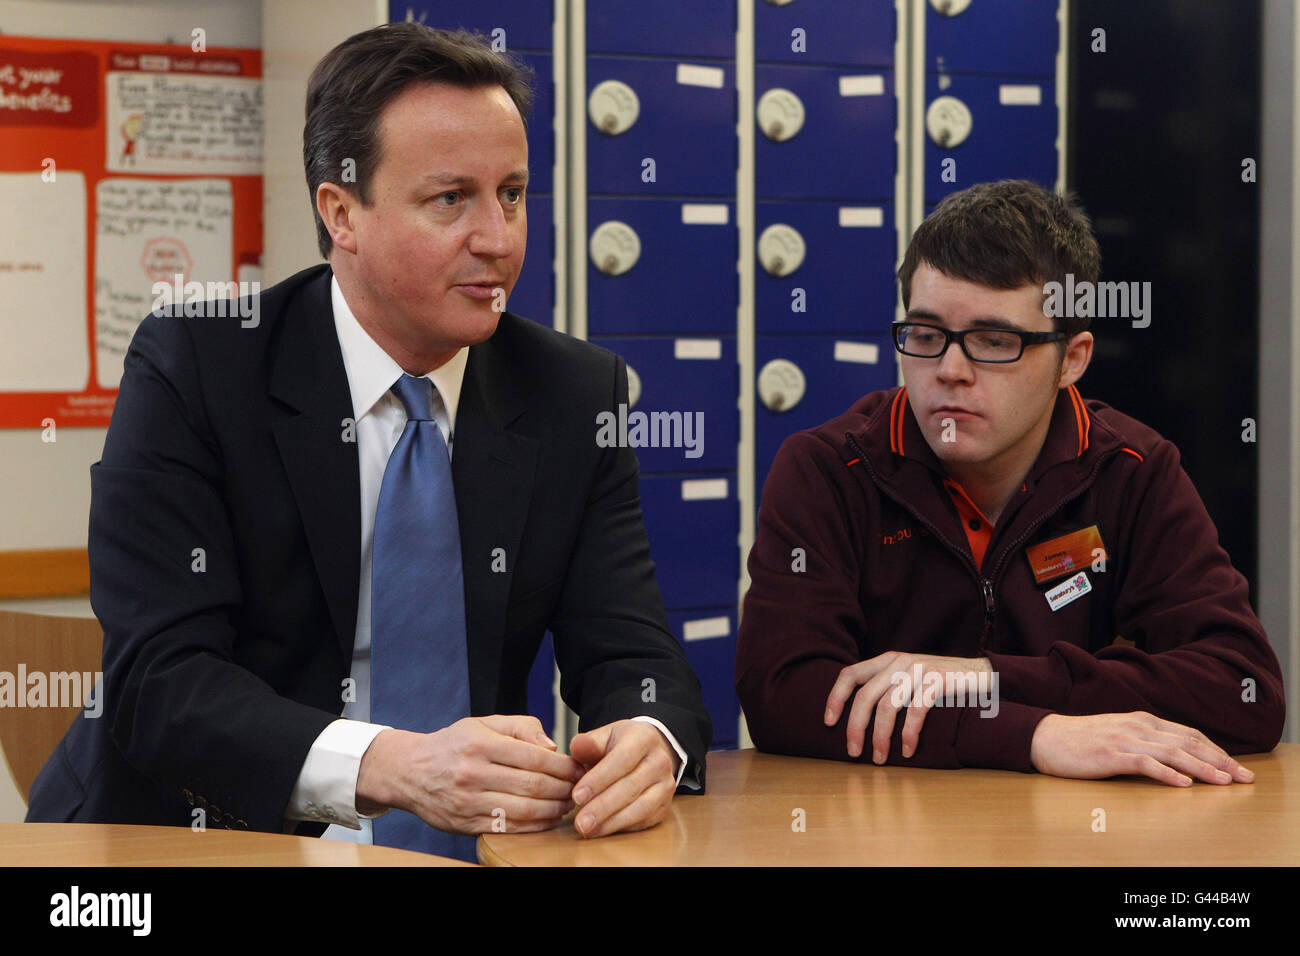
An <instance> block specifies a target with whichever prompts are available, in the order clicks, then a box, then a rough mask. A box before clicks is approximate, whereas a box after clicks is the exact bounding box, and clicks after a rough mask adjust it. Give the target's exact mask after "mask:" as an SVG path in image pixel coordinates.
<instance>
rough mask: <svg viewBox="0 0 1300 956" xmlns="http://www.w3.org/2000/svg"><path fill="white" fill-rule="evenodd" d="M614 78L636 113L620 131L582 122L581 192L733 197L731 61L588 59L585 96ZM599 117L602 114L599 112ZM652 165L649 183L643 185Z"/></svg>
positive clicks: (734, 104)
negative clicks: (584, 171)
mask: <svg viewBox="0 0 1300 956" xmlns="http://www.w3.org/2000/svg"><path fill="white" fill-rule="evenodd" d="M611 80H615V81H618V82H620V83H623V84H625V85H626V86H628V87H630V88H631V89H632V91H633V92H634V93H635V94H636V98H637V101H638V103H639V112H638V114H637V116H636V120H635V122H633V123H632V125H631V126H629V127H628V128H627V129H625V130H624V131H623V132H621V133H606V132H602V130H601V129H600V128H599V125H598V123H594V122H593V121H592V117H591V114H590V111H588V116H587V191H588V193H590V194H592V195H597V194H611V193H612V194H619V193H630V194H633V195H637V196H647V195H650V196H731V195H734V194H735V192H736V146H735V143H736V136H735V130H736V88H735V84H736V75H735V67H734V66H733V65H732V64H731V63H710V64H692V63H687V62H685V61H681V60H651V59H635V60H634V59H628V58H621V57H619V58H616V57H597V56H592V57H588V58H587V97H588V102H590V96H591V93H592V90H594V89H595V88H596V87H597V86H598V85H599V84H601V83H604V82H606V81H611ZM602 115H603V114H602ZM647 159H652V160H654V168H653V172H654V181H653V182H648V181H647V179H648V178H649V171H650V167H649V165H648V164H647V163H646V162H645V160H647Z"/></svg>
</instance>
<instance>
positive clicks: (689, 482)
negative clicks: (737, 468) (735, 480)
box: [682, 478, 727, 501]
mask: <svg viewBox="0 0 1300 956" xmlns="http://www.w3.org/2000/svg"><path fill="white" fill-rule="evenodd" d="M725 497H727V479H726V478H687V479H686V480H685V481H683V482H682V501H708V500H710V499H713V498H725Z"/></svg>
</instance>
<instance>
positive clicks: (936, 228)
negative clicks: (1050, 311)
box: [898, 179, 1101, 336]
mask: <svg viewBox="0 0 1300 956" xmlns="http://www.w3.org/2000/svg"><path fill="white" fill-rule="evenodd" d="M923 262H924V263H926V264H928V265H930V266H931V267H932V268H934V269H937V270H938V271H940V272H942V273H943V274H944V275H946V276H950V277H952V278H954V279H964V280H966V281H967V282H974V283H977V284H979V285H984V286H988V287H989V288H992V289H1018V288H1020V287H1021V286H1025V285H1037V286H1043V285H1045V284H1046V283H1048V282H1061V283H1064V282H1065V276H1066V274H1067V273H1069V274H1072V275H1073V276H1074V282H1075V284H1076V285H1078V283H1080V282H1085V281H1086V282H1096V281H1097V277H1098V275H1100V273H1101V250H1100V249H1099V248H1098V246H1097V240H1096V238H1094V237H1093V234H1092V224H1091V223H1090V222H1089V220H1088V215H1087V213H1085V212H1084V211H1083V208H1082V207H1081V206H1080V205H1079V203H1078V199H1077V198H1076V197H1075V196H1074V194H1073V193H1066V194H1065V195H1063V196H1062V195H1058V194H1057V193H1054V192H1052V191H1051V190H1050V189H1044V188H1043V187H1042V186H1040V185H1038V184H1037V183H1033V182H1030V181H1029V180H1026V179H1004V180H1002V181H1001V182H996V183H979V184H977V185H975V186H970V187H969V188H967V189H963V190H961V191H960V192H955V193H952V194H951V195H949V196H946V197H945V198H944V199H943V200H941V201H940V202H939V205H937V206H936V207H935V208H934V211H933V212H932V213H930V215H928V216H926V218H925V221H924V222H922V223H921V225H920V227H919V228H918V229H917V230H916V232H915V234H914V235H913V236H912V241H911V242H910V243H909V244H908V246H907V252H906V254H905V255H904V256H903V264H902V265H901V266H899V269H898V281H899V283H900V285H901V286H902V292H903V308H905V309H906V308H907V307H908V305H909V301H910V300H911V297H912V275H913V273H915V272H916V269H917V266H919V265H920V264H921V263H923ZM1090 321H1091V319H1090V318H1089V317H1087V316H1056V317H1055V318H1053V323H1054V326H1055V328H1056V330H1057V331H1058V332H1064V333H1066V334H1067V335H1070V336H1073V335H1076V334H1078V333H1079V332H1084V331H1086V330H1087V328H1088V325H1089V323H1090Z"/></svg>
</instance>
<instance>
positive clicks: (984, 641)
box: [844, 432, 1118, 655]
mask: <svg viewBox="0 0 1300 956" xmlns="http://www.w3.org/2000/svg"><path fill="white" fill-rule="evenodd" d="M844 438H845V440H846V441H848V443H849V447H850V448H852V449H853V452H854V453H855V454H856V455H857V457H858V458H859V459H860V460H861V461H862V464H863V465H864V466H865V467H866V469H867V474H869V475H871V480H872V481H873V482H874V483H875V485H876V487H877V488H878V489H880V491H881V492H882V493H883V494H884V495H886V496H887V497H888V498H889V499H890V500H891V501H893V502H895V503H896V504H898V505H900V506H901V507H902V508H903V509H904V510H906V511H907V512H909V513H910V514H911V515H912V516H913V517H914V518H916V520H917V521H919V522H920V523H921V524H922V525H924V526H925V528H926V529H927V530H928V531H929V532H930V533H931V534H932V535H934V536H935V537H936V538H937V539H938V540H940V541H942V542H943V544H944V546H945V547H947V548H948V550H949V551H951V552H952V553H953V554H955V555H956V556H957V557H958V558H960V559H961V560H962V562H963V563H964V564H965V565H966V567H967V568H968V569H969V570H970V572H971V575H972V577H974V579H975V583H976V585H978V587H979V590H980V596H981V597H982V598H983V601H984V629H983V630H982V631H981V632H980V643H979V652H980V654H981V655H982V654H984V652H985V651H986V650H988V641H989V637H990V636H991V635H992V633H993V622H994V619H995V618H996V617H997V601H996V598H995V590H996V586H997V581H998V578H999V577H1000V576H1001V573H1002V567H1003V565H1005V564H1006V562H1007V558H1008V557H1010V556H1011V555H1012V554H1014V553H1016V552H1017V551H1018V550H1019V549H1020V547H1021V546H1022V545H1023V544H1024V543H1025V542H1026V541H1028V540H1029V538H1030V537H1031V536H1032V535H1033V534H1034V533H1035V532H1036V531H1037V530H1038V529H1039V528H1041V527H1042V526H1043V525H1044V524H1045V523H1046V522H1047V521H1049V520H1050V519H1051V518H1052V517H1053V516H1054V515H1055V514H1056V513H1057V512H1058V511H1060V510H1061V509H1062V508H1064V507H1065V506H1066V505H1067V504H1069V503H1070V502H1071V501H1073V500H1074V499H1075V498H1078V497H1079V496H1080V495H1082V494H1083V493H1084V492H1086V491H1087V490H1088V489H1089V488H1091V487H1092V486H1093V483H1094V482H1096V480H1097V473H1098V472H1099V471H1101V466H1102V465H1103V464H1104V463H1105V462H1106V461H1107V460H1109V459H1110V458H1111V457H1112V456H1113V455H1115V454H1117V453H1118V450H1112V451H1108V452H1103V453H1102V454H1100V455H1098V456H1097V460H1096V461H1095V462H1093V465H1092V468H1091V470H1089V472H1088V475H1087V477H1086V478H1084V480H1083V482H1082V483H1081V484H1080V485H1078V486H1077V487H1076V488H1075V489H1074V490H1073V491H1071V492H1070V493H1069V494H1067V495H1064V496H1063V497H1062V498H1061V499H1060V500H1059V501H1057V502H1056V504H1055V505H1054V506H1053V507H1052V508H1051V510H1049V511H1046V512H1044V513H1043V514H1042V515H1040V516H1039V517H1037V518H1035V519H1034V520H1033V521H1032V522H1030V524H1029V526H1028V527H1026V528H1025V530H1024V531H1023V532H1021V533H1020V535H1019V536H1018V537H1017V538H1016V540H1015V541H1013V542H1011V544H1010V545H1009V546H1008V547H1004V548H1003V549H1002V550H1001V551H999V552H998V557H997V561H996V562H995V563H994V565H993V570H992V571H991V572H990V574H989V575H988V577H985V576H983V575H982V574H980V569H979V568H977V567H976V566H975V559H974V557H972V556H971V553H970V549H969V548H967V549H965V550H962V549H961V548H959V547H957V546H956V545H955V544H953V543H952V541H950V540H949V539H948V538H947V537H946V536H945V535H944V534H943V532H941V531H940V530H939V529H938V528H937V527H935V525H934V523H933V522H931V521H930V520H929V519H928V518H926V517H925V516H924V515H923V514H921V512H919V511H917V510H916V508H915V507H913V506H912V504H911V502H908V501H904V500H903V499H902V498H900V497H898V496H897V495H896V494H894V493H893V491H891V490H890V489H889V487H888V486H887V485H886V484H885V482H884V481H883V480H881V478H880V476H879V475H878V474H876V469H875V468H874V467H872V464H871V459H870V457H868V456H867V453H866V452H865V451H863V450H862V446H861V445H859V444H858V441H857V439H856V438H854V437H853V433H852V432H845V433H844Z"/></svg>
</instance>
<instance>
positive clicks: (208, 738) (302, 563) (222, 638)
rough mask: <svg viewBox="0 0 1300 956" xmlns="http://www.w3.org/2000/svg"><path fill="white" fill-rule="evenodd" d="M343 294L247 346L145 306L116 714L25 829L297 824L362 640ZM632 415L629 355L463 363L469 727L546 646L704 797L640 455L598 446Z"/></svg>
mask: <svg viewBox="0 0 1300 956" xmlns="http://www.w3.org/2000/svg"><path fill="white" fill-rule="evenodd" d="M330 277H331V272H330V270H329V267H328V266H325V265H321V266H317V267H315V268H312V269H307V270H305V271H304V272H300V273H298V274H297V275H295V276H292V277H291V278H289V279H287V280H285V281H284V282H281V283H279V284H278V285H276V286H274V287H272V288H270V289H268V290H266V291H265V292H264V293H263V294H262V295H261V297H260V303H259V306H260V309H259V313H258V315H257V324H256V326H255V327H248V328H245V327H243V323H242V322H241V319H240V318H239V317H238V316H235V317H232V318H218V317H179V316H175V315H164V314H159V313H155V314H153V315H150V316H149V317H148V318H147V319H145V321H144V322H143V323H141V325H140V327H139V329H138V330H137V332H136V334H135V337H134V339H133V340H132V343H131V347H130V350H129V351H128V354H127V356H126V361H125V371H124V374H123V378H122V382H121V388H120V391H119V394H118V399H117V404H116V407H115V409H114V412H113V418H112V422H111V424H110V425H109V429H108V435H107V438H106V440H105V444H104V453H103V456H102V459H101V460H100V461H99V462H97V463H96V464H95V465H93V466H91V508H90V537H89V552H90V567H91V589H90V597H91V604H92V607H93V608H94V611H95V614H96V616H97V617H98V618H99V620H100V623H101V624H102V625H103V627H104V681H105V687H104V689H103V691H102V693H103V695H104V710H103V715H102V717H100V718H99V719H84V718H78V719H77V720H75V721H74V722H73V725H72V728H71V729H70V730H69V732H68V734H67V735H66V736H65V738H64V739H63V741H62V743H61V744H60V745H59V747H58V749H57V750H56V751H55V752H54V754H53V755H52V756H51V758H50V760H49V761H48V762H47V763H46V765H45V767H44V768H43V769H42V771H41V773H40V776H39V777H38V778H37V780H36V783H35V784H34V786H33V788H32V793H31V799H30V809H29V813H28V817H27V819H28V820H38V821H82V822H116V823H140V824H144V823H150V824H172V825H179V826H188V825H189V824H190V823H191V819H192V812H193V810H192V808H193V807H196V806H198V807H202V808H203V809H204V810H205V813H206V819H207V824H208V825H209V826H225V827H236V828H244V827H247V828H250V829H254V830H268V831H276V832H279V831H281V830H282V829H283V828H284V825H285V821H284V819H283V815H284V811H285V807H286V804H287V802H288V799H289V795H290V793H291V792H292V790H293V787H294V784H295V782H296V780H297V777H298V774H299V771H300V770H301V767H302V763H303V760H304V759H305V758H306V756H307V752H308V750H309V749H310V747H311V745H312V742H313V741H314V740H315V739H316V737H317V735H318V734H319V733H320V732H321V730H323V729H324V728H325V726H326V725H327V724H329V722H330V721H332V720H334V719H335V718H336V717H337V716H338V715H339V713H340V711H341V710H342V708H343V698H344V694H343V689H344V679H345V678H346V677H347V676H348V672H349V668H350V665H351V659H352V643H353V638H354V635H355V629H356V615H357V582H358V577H359V574H360V543H361V529H360V483H359V477H358V475H359V465H358V456H357V446H356V443H355V440H353V439H351V429H350V428H349V423H350V421H351V415H352V404H351V393H350V391H349V387H348V381H347V374H346V372H345V370H344V366H343V359H342V353H341V351H340V348H339V343H338V337H337V335H336V333H335V329H334V321H333V311H332V308H331V303H330ZM232 312H233V309H229V310H227V311H225V312H223V313H221V314H223V315H230V314H231V313H232ZM245 321H247V320H245ZM626 401H627V373H626V369H625V366H624V364H623V362H622V360H621V359H619V358H618V357H617V356H615V355H613V354H612V353H610V352H608V351H605V350H604V349H600V348H597V347H595V346H592V345H589V344H587V343H585V342H581V341H579V340H577V339H574V338H571V337H569V336H566V335H562V334H560V333H557V332H555V331H553V330H551V329H547V328H544V327H542V326H540V325H538V324H536V323H533V322H529V321H527V320H525V319H521V318H519V317H517V316H515V315H512V314H510V313H508V312H507V313H504V314H503V315H502V316H501V320H500V324H499V326H498V328H497V331H496V333H495V334H494V335H493V336H492V338H490V339H489V340H488V341H486V342H484V343H482V344H481V345H476V346H473V347H471V348H470V350H469V360H468V363H467V367H466V371H465V378H464V384H463V386H462V390H461V396H460V404H459V407H458V410H457V415H456V423H455V425H456V432H455V442H456V444H455V454H454V456H453V462H452V473H453V477H454V482H455V488H456V502H457V509H458V512H459V517H460V535H461V549H462V560H463V564H464V578H465V610H466V620H467V626H468V639H469V648H468V653H469V677H470V702H471V708H472V711H473V713H474V714H476V715H483V714H491V713H509V714H514V713H525V712H526V711H527V701H526V681H527V675H528V672H529V670H530V668H531V666H532V662H533V660H534V658H535V657H536V653H537V649H538V646H539V643H540V641H541V638H542V636H543V633H544V632H545V631H546V630H547V629H548V628H549V629H550V630H551V631H552V632H553V634H554V636H555V653H556V658H557V661H558V663H559V667H560V672H561V695H562V696H563V698H564V699H565V701H566V702H567V703H568V704H569V706H570V707H572V708H573V710H574V711H576V712H577V713H578V714H579V715H580V720H581V728H582V729H584V730H585V729H590V728H592V727H597V726H600V725H602V724H605V723H608V722H610V721H613V720H617V719H620V718H625V717H632V716H636V715H638V714H648V715H650V716H653V717H656V718H658V719H659V720H661V721H663V723H664V725H665V726H667V727H668V728H669V729H670V730H671V731H672V733H673V735H674V736H675V737H676V738H677V740H678V742H679V743H680V744H681V745H682V747H683V749H685V750H686V751H687V754H688V756H689V759H690V767H688V773H691V772H692V771H694V772H695V773H697V774H698V776H699V779H700V780H701V781H703V771H704V754H705V751H706V750H707V748H708V745H709V741H710V738H711V733H712V729H711V725H710V722H709V718H708V716H707V713H706V711H705V709H704V706H703V703H702V701H701V697H700V687H699V681H698V680H697V678H696V676H695V674H694V673H693V672H692V670H691V668H690V666H689V665H688V664H687V662H686V658H685V655H684V654H683V652H682V650H681V648H680V646H679V645H678V644H677V642H676V640H675V639H674V638H673V637H672V635H671V633H670V632H669V631H668V627H667V620H666V617H665V615H664V611H663V604H662V598H661V596H660V593H659V588H658V585H657V583H656V582H655V578H654V566H653V564H652V562H651V560H650V552H649V546H648V544H647V540H646V535H645V530H644V527H643V524H642V519H641V510H640V502H639V497H638V488H637V463H636V457H635V454H634V452H633V451H632V450H631V449H628V448H622V449H618V448H600V447H598V446H597V445H596V442H595V434H596V416H597V414H598V413H599V412H600V411H603V410H610V409H614V408H616V407H617V405H618V403H620V402H626ZM496 549H502V550H503V551H504V554H505V567H506V569H505V571H504V572H502V571H500V570H496V571H494V570H493V559H494V554H499V552H497V551H496ZM497 567H498V568H499V567H500V563H499V562H498V563H497ZM646 678H650V679H652V680H653V681H654V685H653V687H654V693H653V695H650V694H648V693H643V689H644V688H646V687H648V686H650V685H645V684H644V683H643V682H644V681H645V679H646ZM649 696H653V697H654V700H653V701H649V700H646V699H644V698H645V697H649ZM322 830H323V825H321V824H316V823H300V824H298V825H297V832H299V833H303V834H311V835H317V834H319V833H320V832H321V831H322Z"/></svg>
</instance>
